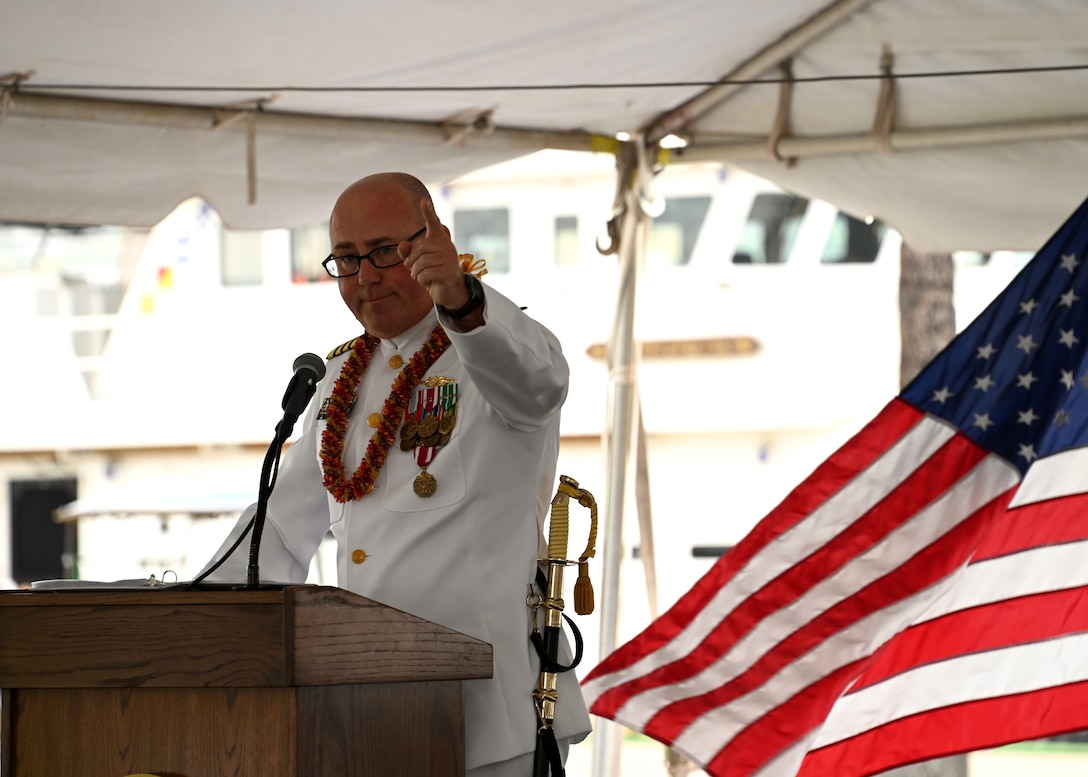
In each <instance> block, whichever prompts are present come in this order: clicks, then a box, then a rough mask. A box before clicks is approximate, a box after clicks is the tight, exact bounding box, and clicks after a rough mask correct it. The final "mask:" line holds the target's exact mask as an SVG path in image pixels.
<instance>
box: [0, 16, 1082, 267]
mask: <svg viewBox="0 0 1088 777" xmlns="http://www.w3.org/2000/svg"><path fill="white" fill-rule="evenodd" d="M1086 28H1088V7H1086V6H1085V5H1084V3H1083V2H1081V1H1080V0H1026V1H1022V0H839V1H838V2H834V3H827V2H826V1H825V0H767V1H766V2H762V3H751V2H744V1H743V0H723V1H722V2H713V3H710V2H705V0H676V1H675V2H670V3H660V2H651V0H601V2H598V3H593V4H585V3H575V2H572V1H571V0H560V2H556V3H549V4H538V5H525V4H510V3H506V2H501V1H500V0H478V1H477V2H474V3H472V4H470V5H467V6H466V5H465V4H449V3H440V2H435V1H434V0H406V2H402V3H396V4H393V3H389V4H380V3H374V2H370V3H359V2H349V1H348V0H316V1H315V2H312V3H305V4H303V3H297V2H293V1H291V0H268V2H265V3H261V4H260V5H258V6H255V5H253V4H248V3H237V2H235V3H222V2H215V0H195V2H191V3H187V4H185V5H184V6H171V5H163V4H157V3H156V4H148V3H142V2H139V0H99V2H95V3H86V2H81V0H11V2H6V3H4V4H2V5H0V86H3V85H4V84H7V86H8V89H7V90H6V91H4V92H3V94H2V95H0V106H3V108H2V110H3V113H2V118H0V218H3V219H5V220H8V221H33V222H48V223H73V224H81V223H117V224H126V225H132V226H148V225H150V224H153V223H155V222H156V221H157V220H159V219H161V218H162V217H163V216H164V215H165V214H166V213H168V212H169V211H170V209H171V208H173V207H174V206H175V205H177V203H178V202H180V201H181V200H183V199H185V198H186V197H189V196H194V195H199V196H202V197H204V198H206V199H207V200H208V201H209V202H211V203H212V204H213V205H214V207H215V208H216V209H217V210H218V211H219V212H220V214H221V215H222V216H223V218H224V221H225V223H226V224H227V225H228V226H230V227H232V228H236V229H246V228H268V227H276V226H300V225H305V224H312V223H316V222H318V221H320V220H323V219H324V218H325V217H326V216H327V212H328V209H329V206H330V204H331V202H332V200H333V198H335V196H336V194H337V193H338V192H339V191H340V190H341V189H342V188H343V186H344V185H346V184H347V183H349V182H350V181H351V180H353V179H355V178H357V177H359V176H361V175H364V174H366V173H369V172H375V171H377V170H383V169H391V168H401V169H407V170H410V171H412V172H415V173H416V174H417V175H419V176H420V177H421V178H423V179H424V180H426V181H427V182H428V183H431V184H438V185H440V184H442V183H444V182H446V181H449V180H451V179H453V178H455V177H457V176H458V175H461V174H462V173H465V172H468V171H470V170H474V169H478V168H480V167H483V166H487V165H490V164H493V163H496V162H499V161H502V160H504V159H509V158H512V157H515V156H520V155H522V154H526V153H530V152H532V151H534V150H537V149H539V148H545V147H554V148H567V149H571V148H573V149H585V150H590V149H594V148H596V149H600V148H607V147H608V139H610V138H613V137H614V136H615V135H616V134H617V133H622V132H637V131H640V130H641V131H645V132H646V133H647V134H648V135H649V136H651V137H654V136H655V135H660V134H663V132H664V131H666V130H670V131H671V130H676V131H678V132H679V133H680V134H681V135H684V136H686V137H687V139H688V141H689V145H688V147H687V148H686V149H685V150H684V152H683V153H681V154H677V155H674V157H673V158H674V159H679V160H683V159H716V160H721V161H724V162H730V163H734V164H737V165H739V166H741V167H745V168H747V169H749V170H751V171H752V172H755V173H757V174H759V175H763V176H764V177H768V178H770V179H771V180H773V181H775V182H777V183H779V184H780V185H782V186H784V187H785V188H788V189H791V190H794V191H797V192H798V193H801V194H804V195H807V196H811V197H819V198H821V199H826V200H828V201H831V202H833V203H835V204H836V205H838V206H839V207H841V208H844V209H846V210H848V211H850V212H852V213H855V214H856V215H874V216H878V217H880V218H882V219H884V220H886V221H887V222H888V223H890V224H891V225H892V226H894V227H896V228H898V229H899V230H900V231H901V232H902V233H903V234H904V236H905V237H906V239H907V240H908V242H910V243H911V244H912V245H914V246H915V247H916V248H918V249H920V250H953V249H960V248H974V249H980V250H987V249H991V248H1009V249H1030V248H1031V247H1033V246H1035V245H1038V244H1039V243H1040V242H1041V239H1042V238H1045V236H1046V235H1048V234H1050V232H1051V231H1052V230H1053V229H1054V227H1055V226H1056V225H1057V224H1058V223H1060V222H1061V220H1062V219H1064V218H1065V216H1066V215H1067V214H1068V213H1069V212H1070V211H1071V210H1072V209H1073V208H1074V207H1075V206H1076V204H1077V203H1079V202H1080V201H1081V200H1082V199H1083V197H1084V195H1085V192H1084V186H1083V183H1082V181H1083V177H1082V176H1081V175H1080V171H1081V170H1083V169H1084V167H1085V163H1086V162H1088V120H1086V117H1088V111H1086V110H1085V108H1084V106H1085V105H1086V98H1088V79H1086V78H1084V77H1083V76H1084V73H1083V72H1082V71H1081V70H1077V69H1069V70H1045V71H1036V72H1004V73H1001V74H996V73H994V72H993V71H1007V70H1010V69H1032V68H1035V69H1037V68H1047V67H1049V68H1063V67H1064V68H1078V67H1084V66H1085V65H1086V64H1088V44H1086V43H1084V41H1083V36H1082V35H1081V31H1083V30H1084V29H1086ZM885 52H887V53H888V55H890V68H889V71H888V72H890V73H891V74H894V75H895V76H896V78H895V81H894V83H895V90H894V100H893V101H892V102H891V104H892V105H893V106H894V111H893V112H892V113H891V114H888V117H889V118H890V122H889V123H888V124H889V129H890V134H888V135H886V136H884V140H889V139H890V140H891V147H892V148H894V147H895V143H896V141H897V140H898V141H902V142H903V143H904V144H905V145H904V147H903V148H900V150H896V151H893V150H888V148H887V145H888V144H887V143H885V144H884V147H877V146H876V145H874V143H873V142H872V140H873V137H874V133H873V126H874V121H875V119H876V113H877V104H878V98H879V94H880V89H881V81H880V78H879V76H880V74H881V73H882V71H881V60H882V57H883V56H885ZM785 63H788V64H789V66H790V71H791V72H792V76H793V78H794V79H797V82H796V83H795V84H794V86H793V89H792V94H791V97H790V99H789V101H788V103H786V104H788V112H787V111H781V112H780V108H779V106H780V104H783V103H782V101H781V100H780V93H779V86H778V84H777V83H757V84H749V85H744V84H726V85H718V86H714V82H716V81H718V80H720V79H726V80H729V79H731V78H735V77H737V76H740V77H742V78H743V79H756V80H762V81H768V80H770V81H773V80H775V79H778V78H779V77H780V75H781V74H782V73H783V72H784V71H783V70H782V69H781V66H782V65H783V64H785ZM980 71H985V73H986V74H980ZM938 72H943V73H958V75H946V76H941V77H936V76H932V75H929V74H933V73H938ZM965 73H970V74H965ZM919 74H927V77H916V76H918V75H919ZM843 76H848V78H841V77H843ZM825 78H837V79H839V80H822V81H815V80H812V79H825ZM137 87H139V88H137ZM499 87H510V88H499ZM558 87H576V88H558ZM258 106H259V108H258ZM212 108H219V109H221V110H220V111H219V112H214V111H213V110H212ZM232 109H233V110H234V111H238V110H241V111H243V113H242V115H240V116H238V115H235V114H232V113H231V110H232ZM308 120H309V121H308ZM251 121H252V122H253V126H254V138H255V142H254V144H253V146H252V148H250V147H248V146H247V131H246V130H247V128H248V126H249V124H248V122H251ZM1041 125H1045V126H1046V128H1047V132H1045V133H1041V132H1039V128H1040V126H1041ZM776 126H778V127H780V128H781V129H782V138H781V142H780V143H779V149H780V150H781V149H786V148H789V147H790V144H793V146H792V147H793V148H794V149H795V150H796V149H798V148H803V147H805V144H806V143H807V142H808V141H813V140H820V139H838V140H843V139H845V140H851V141H858V142H856V143H855V145H856V146H857V147H858V148H855V149H853V150H850V151H840V152H838V153H834V154H827V153H820V154H812V153H809V152H808V151H806V152H805V153H796V154H794V155H793V156H792V157H785V158H783V159H782V160H781V161H779V160H776V159H774V157H773V155H772V154H771V152H770V147H771V144H770V143H769V142H768V139H769V137H770V136H771V134H772V131H773V129H774V128H775V127H776ZM1010 127H1012V128H1014V129H1015V128H1020V129H1023V130H1024V132H1022V133H1021V132H1016V133H1012V134H1011V135H1010V134H1009V133H1008V132H1006V133H1004V134H1002V135H998V134H995V133H994V132H993V130H995V128H1004V129H1006V130H1008V129H1009V128H1010ZM957 128H958V129H965V128H968V129H972V130H978V132H977V133H975V134H976V135H977V138H976V139H975V140H973V141H971V142H969V143H967V142H966V141H964V140H962V139H960V140H958V141H956V142H955V143H950V142H949V141H942V142H939V143H937V144H936V145H934V146H933V147H932V148H917V147H914V146H911V145H910V143H908V142H907V141H911V140H912V139H914V140H916V139H917V138H918V137H921V136H924V135H925V134H926V133H930V134H933V133H934V132H935V131H941V130H947V129H957ZM937 134H939V132H938V133H937ZM999 137H1000V138H1001V139H1000V140H999V139H998V138H999ZM1010 137H1012V138H1014V139H1009V138H1010ZM1028 138H1034V139H1028ZM907 146H909V148H908V147H907ZM250 159H252V161H253V162H254V166H253V168H252V172H253V173H254V177H253V181H252V182H253V184H254V185H255V193H256V201H255V202H250V201H249V200H250V184H251V180H250V177H249V173H250V171H249V170H248V169H247V164H248V161H247V160H250Z"/></svg>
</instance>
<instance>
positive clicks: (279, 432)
mask: <svg viewBox="0 0 1088 777" xmlns="http://www.w3.org/2000/svg"><path fill="white" fill-rule="evenodd" d="M292 369H293V370H294V371H295V374H294V375H292V376H291V382H290V383H288V384H287V391H286V392H284V395H283V403H282V405H283V419H282V420H281V421H280V422H279V423H278V424H276V436H275V438H274V439H273V440H272V444H271V445H270V446H269V447H268V452H267V453H266V454H265V458H264V467H263V468H262V469H261V486H260V489H259V490H258V492H257V509H256V511H255V512H254V514H253V523H252V526H253V534H252V536H251V537H250V538H249V568H248V571H247V573H246V587H247V588H258V587H260V582H261V571H260V565H259V561H258V559H259V557H260V548H261V535H262V534H263V533H264V522H265V516H266V515H267V513H268V497H269V496H271V495H272V486H273V485H275V482H276V474H277V472H278V470H279V461H280V453H282V451H283V445H284V443H285V442H287V438H288V437H289V436H290V434H291V430H292V429H293V428H294V426H295V421H297V420H298V417H299V416H300V415H301V414H302V411H303V410H305V409H306V405H308V404H309V403H310V399H311V398H312V397H313V395H314V392H315V391H317V384H318V382H319V381H320V380H321V379H322V378H323V377H325V362H324V361H322V360H321V357H319V356H316V355H314V354H312V353H304V354H302V356H299V357H298V358H297V359H295V363H294V364H293V365H292ZM243 536H244V535H243Z"/></svg>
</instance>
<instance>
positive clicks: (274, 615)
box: [0, 586, 492, 777]
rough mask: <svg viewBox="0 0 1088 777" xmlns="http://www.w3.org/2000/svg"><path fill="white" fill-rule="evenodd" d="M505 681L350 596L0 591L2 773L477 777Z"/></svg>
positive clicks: (444, 642)
mask: <svg viewBox="0 0 1088 777" xmlns="http://www.w3.org/2000/svg"><path fill="white" fill-rule="evenodd" d="M491 673H492V655H491V646H490V645H489V644H487V643H486V642H481V641H480V640H477V639H473V638H471V637H468V636H465V635H464V634H460V633H458V632H455V631H452V630H450V629H447V628H444V627H442V626H438V625H436V624H433V623H430V622H428V621H425V620H423V619H421V618H417V617H415V616H412V615H409V614H407V613H404V612H401V611H399V610H394V609H392V608H390V607H387V606H385V605H382V604H379V603H378V602H375V601H372V600H370V599H365V598H363V597H360V596H356V595H354V594H351V593H349V592H347V591H343V590H341V589H338V588H327V587H317V586H287V587H284V588H281V589H253V590H222V589H220V590H211V591H185V590H177V589H174V588H161V589H149V590H134V591H103V590H74V589H66V590H46V591H11V592H0V688H2V689H3V691H2V692H0V693H2V696H0V702H2V704H3V717H2V726H0V776H2V777H123V776H124V775H129V774H136V773H150V774H155V775H163V777H216V776H217V775H232V776H233V775H237V776H238V777H249V776H250V775H252V776H253V777H258V776H259V777H281V775H282V777H333V776H334V775H335V777H361V776H362V775H382V776H383V777H396V776H397V775H403V776H404V777H423V776H425V775H463V774H464V770H465V767H464V764H465V744H464V681H465V680H470V679H477V678H485V677H491Z"/></svg>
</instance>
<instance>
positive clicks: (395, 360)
mask: <svg viewBox="0 0 1088 777" xmlns="http://www.w3.org/2000/svg"><path fill="white" fill-rule="evenodd" d="M402 364H404V359H402V358H401V355H400V354H399V353H395V354H393V355H392V356H391V357H390V358H389V366H390V367H392V368H393V369H394V370H399V369H400V366H401V365H402Z"/></svg>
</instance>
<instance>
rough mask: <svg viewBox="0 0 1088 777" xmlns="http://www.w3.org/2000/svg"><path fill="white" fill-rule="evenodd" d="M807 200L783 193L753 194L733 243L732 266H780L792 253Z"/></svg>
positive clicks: (806, 206)
mask: <svg viewBox="0 0 1088 777" xmlns="http://www.w3.org/2000/svg"><path fill="white" fill-rule="evenodd" d="M806 208H808V200H806V199H804V198H803V197H797V196H796V195H793V194H786V193H784V192H783V193H764V194H758V195H756V198H755V199H754V200H753V201H752V210H751V212H750V213H749V214H748V221H747V222H746V223H745V225H744V229H743V230H742V231H741V235H740V240H738V241H737V250H736V253H734V254H733V263H734V264H783V263H785V262H786V261H787V260H788V259H789V256H790V251H792V250H793V242H794V240H795V239H796V238H797V230H798V228H800V226H801V219H802V218H804V215H805V209H806Z"/></svg>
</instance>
